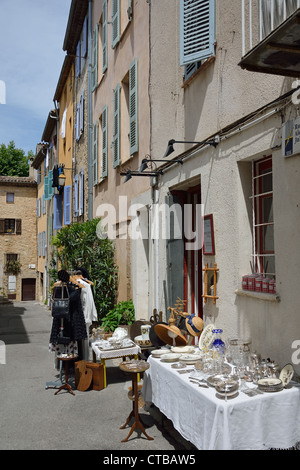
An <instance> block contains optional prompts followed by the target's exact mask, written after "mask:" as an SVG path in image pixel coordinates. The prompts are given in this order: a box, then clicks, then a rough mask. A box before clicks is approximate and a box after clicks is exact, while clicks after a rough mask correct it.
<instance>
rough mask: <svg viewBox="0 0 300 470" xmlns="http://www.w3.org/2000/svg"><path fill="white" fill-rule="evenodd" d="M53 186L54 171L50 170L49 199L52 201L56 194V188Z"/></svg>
mask: <svg viewBox="0 0 300 470" xmlns="http://www.w3.org/2000/svg"><path fill="white" fill-rule="evenodd" d="M52 185H53V170H49V173H48V197H49V199H51V198H52V196H53V194H54V188H53V186H52ZM45 200H46V199H45Z"/></svg>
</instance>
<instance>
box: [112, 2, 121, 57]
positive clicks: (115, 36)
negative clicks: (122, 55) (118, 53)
mask: <svg viewBox="0 0 300 470" xmlns="http://www.w3.org/2000/svg"><path fill="white" fill-rule="evenodd" d="M119 40H120V0H112V47H113V48H114V47H116V45H117V44H118V42H119Z"/></svg>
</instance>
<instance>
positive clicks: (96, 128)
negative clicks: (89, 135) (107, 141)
mask: <svg viewBox="0 0 300 470" xmlns="http://www.w3.org/2000/svg"><path fill="white" fill-rule="evenodd" d="M98 132H99V125H98V123H96V124H94V127H93V184H94V185H95V184H97V183H98Z"/></svg>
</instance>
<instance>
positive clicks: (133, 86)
mask: <svg viewBox="0 0 300 470" xmlns="http://www.w3.org/2000/svg"><path fill="white" fill-rule="evenodd" d="M137 82H138V71H137V59H134V61H133V62H132V64H131V65H130V70H129V126H130V130H129V140H130V155H133V154H134V153H135V152H137V151H138V147H139V145H138V83H137Z"/></svg>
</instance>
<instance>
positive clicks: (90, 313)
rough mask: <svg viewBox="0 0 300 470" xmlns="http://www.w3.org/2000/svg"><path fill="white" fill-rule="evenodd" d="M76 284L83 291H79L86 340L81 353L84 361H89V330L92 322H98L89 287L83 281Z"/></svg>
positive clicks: (80, 280)
mask: <svg viewBox="0 0 300 470" xmlns="http://www.w3.org/2000/svg"><path fill="white" fill-rule="evenodd" d="M78 282H80V283H81V284H83V285H84V289H81V295H80V298H81V304H82V310H83V315H84V319H85V325H86V332H87V339H86V340H84V341H83V344H82V352H83V357H84V359H85V360H87V361H88V360H89V330H90V326H91V324H92V322H93V321H97V320H98V315H97V310H96V306H95V302H94V296H93V292H92V288H91V285H90V284H89V283H88V282H86V281H84V280H83V279H78Z"/></svg>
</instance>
